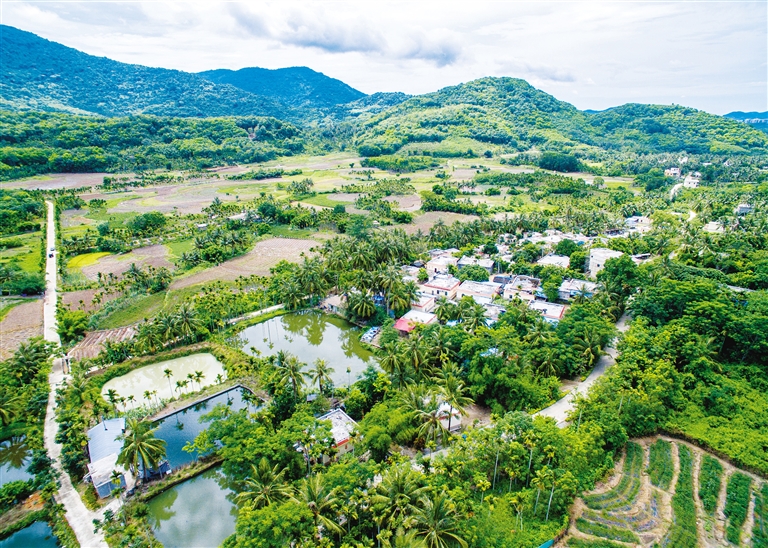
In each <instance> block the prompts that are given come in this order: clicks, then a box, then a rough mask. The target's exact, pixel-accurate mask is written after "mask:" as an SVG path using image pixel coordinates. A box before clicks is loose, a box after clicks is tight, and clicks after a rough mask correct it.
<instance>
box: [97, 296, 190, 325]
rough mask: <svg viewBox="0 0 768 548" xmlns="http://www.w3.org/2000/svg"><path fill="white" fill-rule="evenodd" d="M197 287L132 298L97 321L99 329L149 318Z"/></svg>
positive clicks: (171, 305)
mask: <svg viewBox="0 0 768 548" xmlns="http://www.w3.org/2000/svg"><path fill="white" fill-rule="evenodd" d="M199 289H200V288H199V287H185V288H182V289H176V290H170V291H163V292H161V293H155V294H153V295H141V296H137V297H134V298H132V299H131V300H129V301H126V302H125V303H124V306H120V307H118V308H116V309H115V310H113V311H112V312H110V313H109V314H108V315H106V316H105V317H104V318H102V319H101V320H100V321H99V322H98V328H99V329H114V328H116V327H124V326H126V325H131V324H134V323H137V322H140V321H142V320H144V319H148V318H151V317H153V316H155V315H157V314H158V313H159V312H161V311H163V310H168V309H172V308H173V307H174V306H176V305H178V303H180V302H182V301H183V299H185V298H188V297H190V296H192V295H194V294H195V293H197V291H198V290H199Z"/></svg>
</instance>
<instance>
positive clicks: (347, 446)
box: [317, 409, 357, 464]
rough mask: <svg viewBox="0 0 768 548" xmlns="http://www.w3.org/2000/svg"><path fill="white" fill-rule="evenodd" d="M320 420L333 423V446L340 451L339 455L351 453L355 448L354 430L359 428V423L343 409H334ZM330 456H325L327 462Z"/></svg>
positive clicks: (324, 459)
mask: <svg viewBox="0 0 768 548" xmlns="http://www.w3.org/2000/svg"><path fill="white" fill-rule="evenodd" d="M317 420H319V421H329V422H330V423H331V435H332V436H333V447H334V448H335V449H336V451H338V453H337V454H338V456H341V455H344V454H345V453H349V452H351V451H352V450H353V449H354V445H353V444H352V432H354V431H355V429H356V428H357V423H356V422H355V421H354V420H353V419H352V417H350V416H349V415H347V414H346V413H345V412H344V411H343V410H341V409H332V410H331V411H329V412H328V413H326V414H325V415H323V416H321V417H318V418H317ZM329 460H330V459H328V457H326V456H323V461H324V462H325V463H326V464H327V463H328V461H329Z"/></svg>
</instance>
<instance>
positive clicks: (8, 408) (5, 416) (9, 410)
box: [0, 390, 20, 426]
mask: <svg viewBox="0 0 768 548" xmlns="http://www.w3.org/2000/svg"><path fill="white" fill-rule="evenodd" d="M19 402H20V397H19V395H18V394H11V393H10V392H8V391H6V390H4V391H3V392H2V393H0V423H2V425H3V426H8V425H9V424H11V423H12V422H13V421H14V420H15V419H16V415H17V414H18V410H19Z"/></svg>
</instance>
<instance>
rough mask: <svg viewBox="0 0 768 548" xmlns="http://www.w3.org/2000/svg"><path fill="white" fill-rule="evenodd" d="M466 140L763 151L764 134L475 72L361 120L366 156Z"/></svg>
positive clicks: (699, 115) (679, 110) (681, 110)
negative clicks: (591, 108)
mask: <svg viewBox="0 0 768 548" xmlns="http://www.w3.org/2000/svg"><path fill="white" fill-rule="evenodd" d="M460 139H472V140H474V141H479V142H481V143H488V144H493V145H503V146H504V147H505V148H508V149H517V150H521V151H523V150H529V149H530V148H531V147H541V148H549V149H555V150H558V149H560V150H569V151H571V150H579V149H586V150H589V149H594V148H599V149H613V150H628V151H635V152H678V151H685V152H688V153H707V152H716V153H751V152H757V153H766V152H768V136H766V135H765V134H764V133H762V132H759V131H756V130H754V129H752V128H750V127H748V126H746V127H745V125H744V124H742V123H739V122H737V121H735V120H731V119H728V118H724V117H722V116H716V115H713V114H708V113H706V112H703V111H699V110H696V109H692V108H687V107H682V106H677V105H673V106H663V105H641V104H627V105H622V106H620V107H615V108H611V109H608V110H604V111H601V112H583V111H580V110H578V109H577V108H576V107H574V106H573V105H571V104H569V103H566V102H563V101H559V100H557V99H555V98H554V97H552V96H551V95H549V94H547V93H544V92H542V91H539V90H537V89H535V88H534V87H533V86H531V85H530V84H528V83H527V82H526V81H524V80H519V79H515V78H481V79H479V80H474V81H472V82H468V83H466V84H461V85H458V86H452V87H447V88H444V89H441V90H440V91H437V92H435V93H429V94H426V95H420V96H417V97H413V98H411V99H409V100H407V101H405V102H403V103H401V104H399V105H396V106H394V107H392V108H390V109H387V110H385V111H383V112H381V113H379V114H378V115H376V116H372V117H371V118H370V119H368V120H366V121H365V122H363V123H361V124H360V127H359V129H358V133H357V137H356V143H355V144H356V145H357V147H358V149H359V150H360V152H361V153H362V154H364V155H378V154H391V153H393V152H396V151H398V150H399V149H400V148H402V147H403V146H405V145H407V144H412V143H434V142H443V141H449V140H454V141H456V140H459V142H460Z"/></svg>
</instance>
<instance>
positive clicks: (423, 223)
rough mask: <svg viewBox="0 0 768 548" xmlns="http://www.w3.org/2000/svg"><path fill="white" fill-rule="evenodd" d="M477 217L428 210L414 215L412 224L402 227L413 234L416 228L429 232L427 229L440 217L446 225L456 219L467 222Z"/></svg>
mask: <svg viewBox="0 0 768 548" xmlns="http://www.w3.org/2000/svg"><path fill="white" fill-rule="evenodd" d="M478 218H479V217H476V216H475V215H463V214H461V213H448V212H445V211H429V212H427V213H425V214H424V215H419V216H418V217H416V218H415V219H414V220H413V224H409V225H404V226H403V229H404V230H405V232H406V233H408V234H414V233H416V232H417V231H418V230H421V231H422V232H429V229H430V228H432V227H433V226H434V225H435V223H437V221H438V220H440V219H442V221H443V222H444V223H445V224H446V225H451V224H453V223H454V222H456V221H461V222H467V221H474V220H475V219H478Z"/></svg>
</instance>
